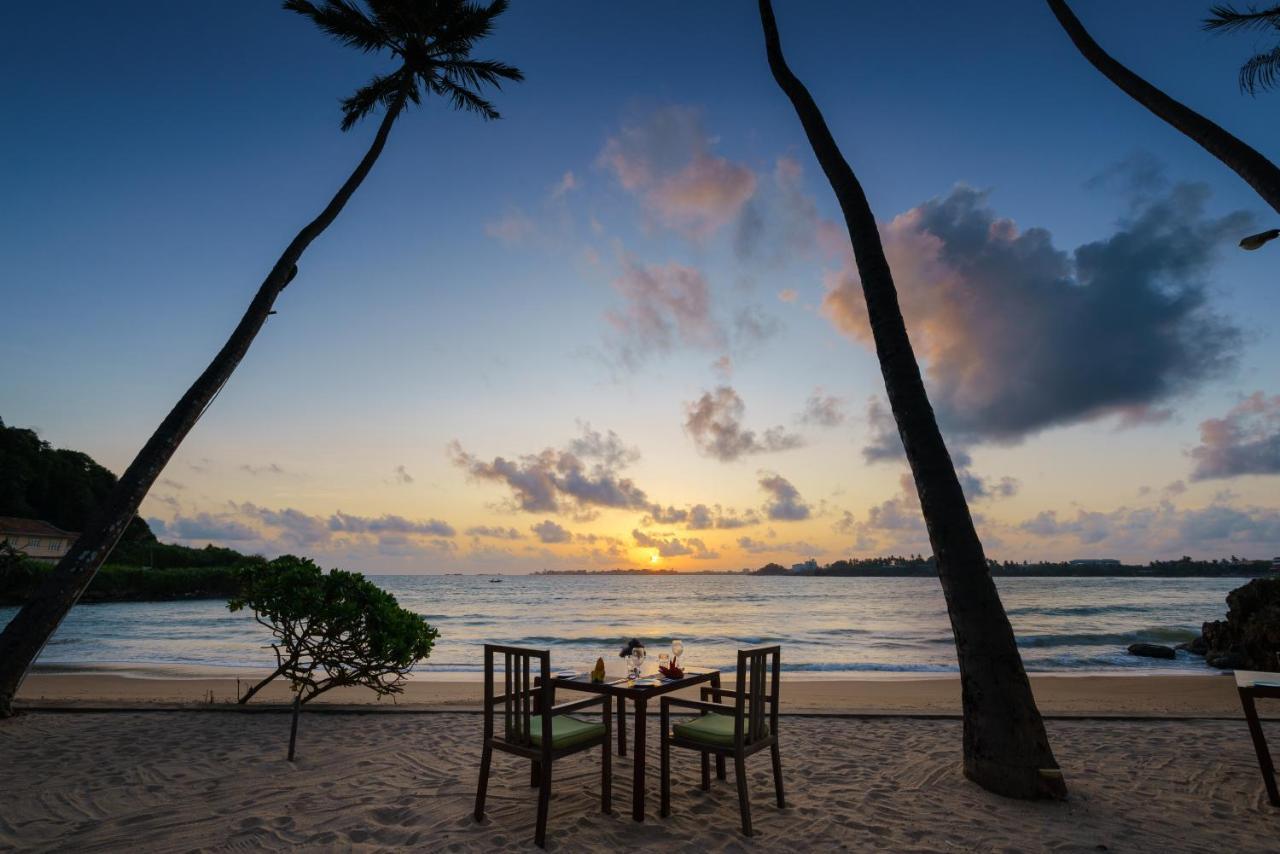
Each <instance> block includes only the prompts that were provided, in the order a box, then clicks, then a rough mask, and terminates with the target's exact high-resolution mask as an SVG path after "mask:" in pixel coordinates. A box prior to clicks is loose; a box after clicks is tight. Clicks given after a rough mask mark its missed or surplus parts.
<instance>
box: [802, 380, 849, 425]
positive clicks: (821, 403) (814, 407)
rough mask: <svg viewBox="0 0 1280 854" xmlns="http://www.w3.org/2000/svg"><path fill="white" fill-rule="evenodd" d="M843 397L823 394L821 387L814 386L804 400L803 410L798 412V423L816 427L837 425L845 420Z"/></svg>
mask: <svg viewBox="0 0 1280 854" xmlns="http://www.w3.org/2000/svg"><path fill="white" fill-rule="evenodd" d="M844 403H845V401H844V398H843V397H832V396H831V395H829V394H824V393H823V391H822V389H821V388H815V389H814V390H813V393H812V394H810V395H809V399H808V400H806V401H805V402H804V411H803V412H801V413H800V419H799V420H800V423H801V424H810V425H813V426H816V427H839V426H840V425H841V424H843V423H844V421H845V417H846V416H845V411H844Z"/></svg>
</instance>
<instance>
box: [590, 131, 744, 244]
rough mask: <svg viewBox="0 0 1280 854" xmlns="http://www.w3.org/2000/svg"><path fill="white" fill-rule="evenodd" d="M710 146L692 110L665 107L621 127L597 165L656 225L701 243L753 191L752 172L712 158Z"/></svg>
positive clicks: (734, 215) (740, 207)
mask: <svg viewBox="0 0 1280 854" xmlns="http://www.w3.org/2000/svg"><path fill="white" fill-rule="evenodd" d="M713 144H714V140H713V139H712V138H711V137H710V135H709V134H708V133H707V132H706V130H705V129H704V128H703V125H702V117H701V114H700V113H699V111H698V110H695V109H692V108H690V107H681V106H670V107H664V108H662V109H659V110H655V111H654V112H653V113H651V114H650V115H648V116H646V117H645V118H644V119H643V120H641V121H638V122H633V123H630V124H627V125H625V126H623V128H622V129H621V130H620V131H619V132H618V133H617V134H616V135H615V136H613V137H611V138H610V139H609V140H608V141H607V142H606V143H605V146H604V150H603V151H602V152H601V154H600V158H599V162H600V164H601V165H602V166H604V167H605V168H606V169H608V170H610V171H611V172H612V173H613V175H614V177H616V178H617V180H618V183H619V184H621V185H622V187H623V188H624V189H626V190H627V191H629V192H632V193H634V194H636V195H638V196H639V197H640V199H641V202H642V203H643V204H644V206H645V208H646V210H648V211H649V213H650V214H651V215H652V216H653V217H654V218H655V220H656V221H657V222H658V223H659V224H660V225H662V226H664V227H666V228H668V229H672V230H674V231H677V232H680V233H682V234H684V235H685V236H687V237H689V238H691V239H694V240H702V239H704V238H706V237H709V236H710V235H711V234H713V233H714V232H716V231H717V230H718V229H719V228H720V227H721V226H724V225H726V224H728V223H730V222H732V221H733V220H734V219H735V218H736V217H737V215H738V212H739V211H740V210H742V207H743V205H744V204H746V202H747V200H748V199H749V198H751V196H752V194H753V193H754V192H755V188H756V176H755V173H754V172H753V171H752V170H751V169H749V168H748V167H746V166H742V165H740V164H736V163H733V162H731V161H729V160H727V159H726V158H724V157H721V156H718V155H716V154H713V153H712V151H711V149H712V146H713Z"/></svg>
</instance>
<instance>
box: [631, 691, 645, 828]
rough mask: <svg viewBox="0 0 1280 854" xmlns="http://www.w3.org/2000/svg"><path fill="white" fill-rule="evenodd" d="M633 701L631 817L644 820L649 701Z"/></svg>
mask: <svg viewBox="0 0 1280 854" xmlns="http://www.w3.org/2000/svg"><path fill="white" fill-rule="evenodd" d="M631 702H632V704H633V705H634V706H635V707H636V745H635V758H634V764H635V774H634V775H633V777H632V783H631V785H632V789H631V817H632V818H633V819H635V820H636V821H644V733H645V729H647V727H646V726H645V706H646V705H647V704H648V701H647V700H646V699H645V698H644V697H637V698H635V699H634V700H632V701H631Z"/></svg>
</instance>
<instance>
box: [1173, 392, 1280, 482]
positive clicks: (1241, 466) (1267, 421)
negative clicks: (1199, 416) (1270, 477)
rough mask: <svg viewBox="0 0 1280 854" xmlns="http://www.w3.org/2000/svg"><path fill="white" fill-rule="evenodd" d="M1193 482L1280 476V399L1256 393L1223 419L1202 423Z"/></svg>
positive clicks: (1193, 454) (1195, 452)
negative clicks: (1262, 475) (1253, 475)
mask: <svg viewBox="0 0 1280 854" xmlns="http://www.w3.org/2000/svg"><path fill="white" fill-rule="evenodd" d="M1190 455H1191V458H1192V459H1193V460H1195V468H1194V469H1192V471H1191V479H1192V480H1210V479H1212V478H1227V477H1239V476H1240V475H1246V474H1280V396H1275V397H1270V398H1268V397H1266V396H1265V395H1264V394H1263V393H1262V392H1260V391H1255V392H1254V393H1253V394H1251V395H1249V396H1248V397H1246V398H1245V399H1244V400H1242V401H1240V403H1238V404H1236V405H1235V406H1233V407H1232V408H1231V410H1230V411H1228V412H1227V414H1226V415H1225V416H1223V417H1222V418H1210V419H1208V420H1206V421H1202V422H1200V444H1199V445H1197V446H1196V447H1194V448H1192V449H1191V451H1190Z"/></svg>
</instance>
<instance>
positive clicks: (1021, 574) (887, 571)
mask: <svg viewBox="0 0 1280 854" xmlns="http://www.w3.org/2000/svg"><path fill="white" fill-rule="evenodd" d="M988 565H989V567H990V570H991V574H992V575H993V576H996V577H1004V578H1136V577H1150V578H1257V577H1260V576H1265V575H1269V574H1271V573H1272V572H1274V571H1275V570H1274V569H1273V565H1272V562H1271V561H1269V560H1250V559H1247V558H1245V559H1242V558H1238V557H1235V556H1234V555H1233V556H1232V557H1230V558H1224V559H1216V558H1215V559H1213V560H1192V559H1191V558H1190V557H1187V556H1183V557H1182V558H1180V559H1178V560H1153V561H1151V562H1150V563H1145V564H1139V563H1121V562H1119V561H1108V560H1098V561H1094V560H1079V561H1035V562H1030V561H1022V562H1017V561H1004V562H1000V561H995V560H993V561H989V562H988ZM537 574H538V575H739V576H741V575H766V576H786V577H789V578H933V577H934V576H935V575H937V574H938V567H937V561H936V560H935V559H934V558H933V557H932V556H930V557H927V558H926V557H924V556H922V555H911V556H905V557H904V556H897V555H891V556H888V557H869V558H842V559H841V560H836V561H832V562H831V563H828V564H825V565H819V564H818V563H817V562H816V561H814V562H812V563H808V564H794V565H792V566H790V567H787V566H783V565H782V564H780V563H767V564H765V565H764V566H762V567H759V568H757V569H751V568H750V567H747V568H744V569H740V570H703V571H700V572H699V571H693V570H685V571H681V572H677V571H675V570H672V569H653V568H649V567H645V568H642V569H621V568H619V569H549V570H543V571H542V572H539V573H537Z"/></svg>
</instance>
